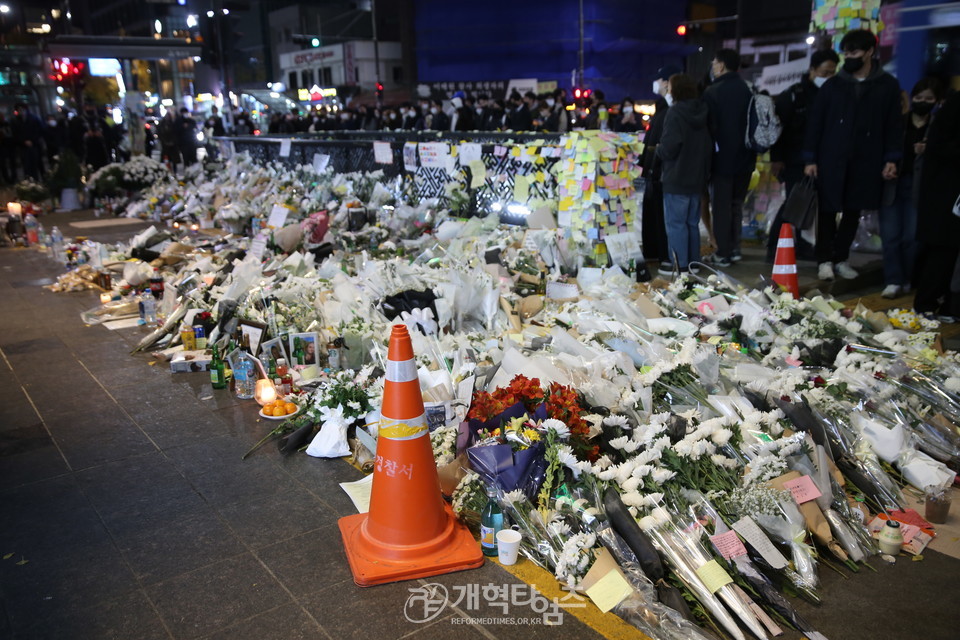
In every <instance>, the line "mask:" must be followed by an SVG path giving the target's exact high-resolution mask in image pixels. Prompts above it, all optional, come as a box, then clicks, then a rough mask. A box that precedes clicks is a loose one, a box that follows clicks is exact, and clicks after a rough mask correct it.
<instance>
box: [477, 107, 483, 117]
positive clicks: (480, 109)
mask: <svg viewBox="0 0 960 640" xmlns="http://www.w3.org/2000/svg"><path fill="white" fill-rule="evenodd" d="M477 115H478V116H482V115H483V107H477Z"/></svg>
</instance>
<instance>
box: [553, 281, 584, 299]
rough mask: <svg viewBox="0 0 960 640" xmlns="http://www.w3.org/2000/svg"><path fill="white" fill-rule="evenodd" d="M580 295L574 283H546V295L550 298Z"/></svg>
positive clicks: (567, 297)
mask: <svg viewBox="0 0 960 640" xmlns="http://www.w3.org/2000/svg"><path fill="white" fill-rule="evenodd" d="M579 295H580V290H579V289H578V288H577V285H575V284H566V283H562V282H548V283H547V297H548V298H550V299H551V300H569V299H571V298H576V297H577V296H579Z"/></svg>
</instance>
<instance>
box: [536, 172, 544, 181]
mask: <svg viewBox="0 0 960 640" xmlns="http://www.w3.org/2000/svg"><path fill="white" fill-rule="evenodd" d="M536 178H537V182H543V181H544V179H545V177H544V175H543V171H537V175H536Z"/></svg>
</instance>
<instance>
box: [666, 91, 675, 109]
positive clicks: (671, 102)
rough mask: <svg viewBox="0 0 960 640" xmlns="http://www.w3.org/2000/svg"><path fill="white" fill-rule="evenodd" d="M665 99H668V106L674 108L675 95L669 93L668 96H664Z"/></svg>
mask: <svg viewBox="0 0 960 640" xmlns="http://www.w3.org/2000/svg"><path fill="white" fill-rule="evenodd" d="M664 99H666V101H667V106H668V107H672V106H673V94H672V93H668V94H667V95H665V96H664Z"/></svg>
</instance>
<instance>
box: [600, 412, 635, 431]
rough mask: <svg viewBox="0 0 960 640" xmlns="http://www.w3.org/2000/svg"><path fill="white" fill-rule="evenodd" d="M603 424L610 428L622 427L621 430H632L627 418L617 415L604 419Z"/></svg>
mask: <svg viewBox="0 0 960 640" xmlns="http://www.w3.org/2000/svg"><path fill="white" fill-rule="evenodd" d="M603 424H605V425H607V426H608V427H620V428H621V429H629V428H630V421H629V420H627V416H621V415H616V414H614V415H612V416H607V417H606V418H604V419H603Z"/></svg>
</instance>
